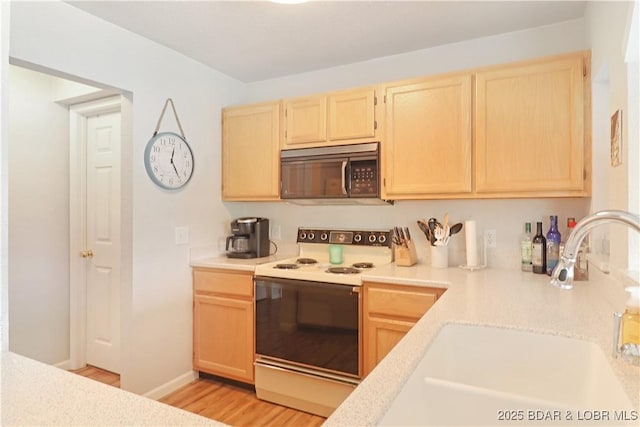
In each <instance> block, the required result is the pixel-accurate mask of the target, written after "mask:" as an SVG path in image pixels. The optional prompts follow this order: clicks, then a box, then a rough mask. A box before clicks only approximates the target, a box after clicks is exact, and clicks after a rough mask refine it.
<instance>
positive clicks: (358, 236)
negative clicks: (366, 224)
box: [353, 233, 362, 243]
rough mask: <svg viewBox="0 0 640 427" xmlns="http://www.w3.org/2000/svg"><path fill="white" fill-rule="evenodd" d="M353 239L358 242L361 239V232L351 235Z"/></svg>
mask: <svg viewBox="0 0 640 427" xmlns="http://www.w3.org/2000/svg"><path fill="white" fill-rule="evenodd" d="M353 241H354V242H356V243H360V242H361V241H362V234H360V233H358V234H356V235H355V236H353Z"/></svg>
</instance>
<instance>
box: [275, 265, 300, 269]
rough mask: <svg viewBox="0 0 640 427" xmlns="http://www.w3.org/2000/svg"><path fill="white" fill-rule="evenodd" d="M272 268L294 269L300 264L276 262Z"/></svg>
mask: <svg viewBox="0 0 640 427" xmlns="http://www.w3.org/2000/svg"><path fill="white" fill-rule="evenodd" d="M273 268H277V269H279V270H295V269H296V268H300V266H299V265H298V264H276V265H274V266H273Z"/></svg>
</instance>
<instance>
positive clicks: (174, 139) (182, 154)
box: [144, 132, 193, 190]
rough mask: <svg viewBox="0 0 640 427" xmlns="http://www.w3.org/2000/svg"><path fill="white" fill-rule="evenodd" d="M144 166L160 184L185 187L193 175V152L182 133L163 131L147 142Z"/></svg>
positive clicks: (152, 178)
mask: <svg viewBox="0 0 640 427" xmlns="http://www.w3.org/2000/svg"><path fill="white" fill-rule="evenodd" d="M144 166H145V168H146V169H147V174H149V177H150V178H151V180H152V181H153V182H155V183H156V184H157V185H158V186H160V187H162V188H166V189H169V190H175V189H178V188H181V187H183V186H184V185H185V184H186V183H187V182H189V179H191V175H193V153H192V152H191V147H189V144H187V141H185V140H184V138H182V137H181V136H180V135H178V134H175V133H173V132H162V133H159V134H157V135H156V136H154V137H153V138H151V139H150V140H149V142H148V143H147V147H146V148H145V150H144Z"/></svg>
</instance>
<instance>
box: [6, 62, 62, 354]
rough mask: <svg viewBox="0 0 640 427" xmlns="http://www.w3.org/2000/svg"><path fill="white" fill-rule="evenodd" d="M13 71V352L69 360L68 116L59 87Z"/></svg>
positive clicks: (52, 81) (45, 77)
mask: <svg viewBox="0 0 640 427" xmlns="http://www.w3.org/2000/svg"><path fill="white" fill-rule="evenodd" d="M57 80H59V79H57V78H55V77H51V76H48V75H45V74H41V73H38V72H34V71H30V70H26V69H23V68H19V67H13V66H12V67H10V75H9V85H10V86H9V87H10V97H9V162H10V164H9V254H10V257H9V283H11V287H10V288H9V301H10V306H11V310H10V312H9V349H10V350H11V351H14V352H16V353H20V354H23V355H25V356H28V357H31V358H33V359H37V360H40V361H43V362H46V363H51V364H55V363H60V362H63V361H65V360H67V359H68V358H69V114H68V110H67V108H66V107H64V106H61V105H59V104H56V103H54V97H55V96H56V81H57Z"/></svg>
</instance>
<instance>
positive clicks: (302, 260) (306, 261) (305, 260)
mask: <svg viewBox="0 0 640 427" xmlns="http://www.w3.org/2000/svg"><path fill="white" fill-rule="evenodd" d="M296 263H298V264H302V265H311V264H317V263H318V261H317V260H315V259H313V258H298V259H297V260H296Z"/></svg>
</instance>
